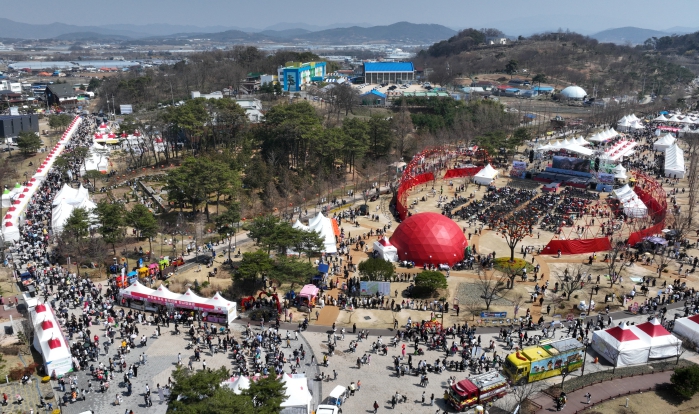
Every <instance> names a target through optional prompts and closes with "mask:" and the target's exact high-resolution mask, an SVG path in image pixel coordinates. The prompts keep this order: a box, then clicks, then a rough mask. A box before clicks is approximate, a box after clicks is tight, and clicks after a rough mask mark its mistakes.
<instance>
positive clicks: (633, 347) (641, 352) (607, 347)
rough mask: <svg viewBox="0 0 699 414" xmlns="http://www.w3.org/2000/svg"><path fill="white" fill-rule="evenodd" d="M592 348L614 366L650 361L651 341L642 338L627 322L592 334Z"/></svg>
mask: <svg viewBox="0 0 699 414" xmlns="http://www.w3.org/2000/svg"><path fill="white" fill-rule="evenodd" d="M592 349H594V350H595V352H597V353H598V354H600V355H602V357H604V359H606V360H607V361H609V362H611V363H612V364H613V365H614V366H617V367H622V366H625V365H635V364H642V363H644V362H646V361H648V354H649V351H650V342H649V341H647V340H644V339H641V338H639V337H638V335H636V334H635V333H634V331H633V330H631V328H629V327H628V326H627V325H626V323H622V324H621V325H619V326H615V327H613V328H609V329H605V330H603V331H596V332H594V333H593V334H592Z"/></svg>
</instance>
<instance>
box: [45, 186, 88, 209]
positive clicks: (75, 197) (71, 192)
mask: <svg viewBox="0 0 699 414" xmlns="http://www.w3.org/2000/svg"><path fill="white" fill-rule="evenodd" d="M89 197H90V193H89V191H88V190H87V188H85V187H83V185H82V184H80V187H78V188H73V187H71V186H69V185H68V184H63V187H62V188H61V189H60V190H59V191H58V193H56V196H55V197H54V198H53V203H52V205H53V206H57V205H59V204H61V203H68V204H80V203H82V202H83V201H84V200H85V199H88V198H89Z"/></svg>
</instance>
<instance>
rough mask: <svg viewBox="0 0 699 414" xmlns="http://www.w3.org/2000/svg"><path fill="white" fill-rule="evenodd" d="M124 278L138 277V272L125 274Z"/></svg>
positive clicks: (133, 271)
mask: <svg viewBox="0 0 699 414" xmlns="http://www.w3.org/2000/svg"><path fill="white" fill-rule="evenodd" d="M126 276H128V277H131V276H138V272H137V271H135V270H132V271H130V272H129V273H127V274H126Z"/></svg>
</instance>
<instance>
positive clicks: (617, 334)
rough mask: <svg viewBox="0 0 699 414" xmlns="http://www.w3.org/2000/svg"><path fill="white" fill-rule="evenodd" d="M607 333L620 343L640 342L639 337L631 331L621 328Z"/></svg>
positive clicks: (615, 328) (609, 330)
mask: <svg viewBox="0 0 699 414" xmlns="http://www.w3.org/2000/svg"><path fill="white" fill-rule="evenodd" d="M607 333H608V334H609V335H611V336H612V337H613V338H614V339H616V340H617V341H619V342H626V341H637V340H638V337H637V336H636V334H635V333H633V332H632V331H631V329H622V328H621V327H619V326H615V327H613V328H610V329H607Z"/></svg>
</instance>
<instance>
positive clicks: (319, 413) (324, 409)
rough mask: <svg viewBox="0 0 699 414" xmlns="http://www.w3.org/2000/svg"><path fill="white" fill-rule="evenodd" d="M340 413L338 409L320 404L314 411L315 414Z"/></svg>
mask: <svg viewBox="0 0 699 414" xmlns="http://www.w3.org/2000/svg"><path fill="white" fill-rule="evenodd" d="M338 413H340V408H338V407H337V406H334V405H326V404H321V405H319V406H318V409H317V410H316V414H338Z"/></svg>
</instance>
